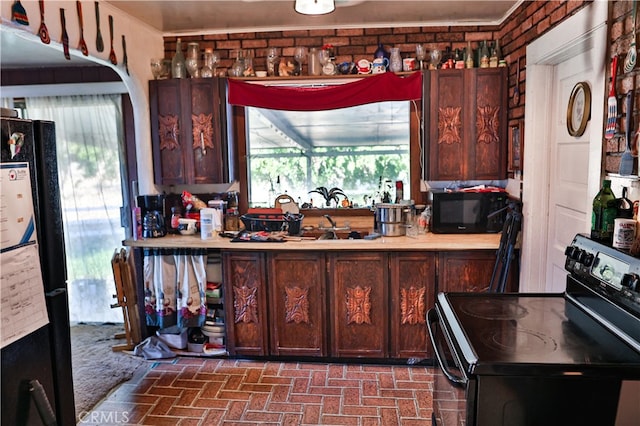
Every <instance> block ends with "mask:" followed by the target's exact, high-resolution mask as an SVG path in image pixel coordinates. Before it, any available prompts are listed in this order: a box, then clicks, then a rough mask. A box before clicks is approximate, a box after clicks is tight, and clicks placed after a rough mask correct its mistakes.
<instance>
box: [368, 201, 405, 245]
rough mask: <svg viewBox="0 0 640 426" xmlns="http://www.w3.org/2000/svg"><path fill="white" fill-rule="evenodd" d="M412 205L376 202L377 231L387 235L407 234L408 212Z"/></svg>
mask: <svg viewBox="0 0 640 426" xmlns="http://www.w3.org/2000/svg"><path fill="white" fill-rule="evenodd" d="M409 211H410V206H408V205H406V204H389V203H380V204H376V211H375V215H376V223H377V232H378V233H380V235H382V236H385V237H400V236H403V235H405V234H406V232H407V226H406V219H407V214H408V213H409Z"/></svg>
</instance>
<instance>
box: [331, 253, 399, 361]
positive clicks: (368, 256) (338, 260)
mask: <svg viewBox="0 0 640 426" xmlns="http://www.w3.org/2000/svg"><path fill="white" fill-rule="evenodd" d="M327 256H328V259H329V277H330V278H329V282H330V283H331V284H330V291H329V307H328V309H329V316H330V317H329V319H330V321H331V334H330V346H331V355H332V356H334V357H370V358H386V357H387V356H388V342H389V309H388V306H389V305H388V273H389V267H388V256H387V254H386V253H376V252H370V253H352V252H342V253H330V254H328V255H327Z"/></svg>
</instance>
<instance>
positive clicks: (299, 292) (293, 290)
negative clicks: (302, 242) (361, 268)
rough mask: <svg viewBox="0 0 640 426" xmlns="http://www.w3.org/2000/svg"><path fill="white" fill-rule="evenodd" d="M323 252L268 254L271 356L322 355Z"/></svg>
mask: <svg viewBox="0 0 640 426" xmlns="http://www.w3.org/2000/svg"><path fill="white" fill-rule="evenodd" d="M325 269H326V262H325V255H324V253H318V252H282V253H272V254H269V256H268V268H267V270H268V280H269V332H270V343H271V345H270V353H271V355H299V356H326V355H327V327H326V318H325V307H326V300H325V297H326V292H325V276H326V274H325Z"/></svg>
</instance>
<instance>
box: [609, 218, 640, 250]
mask: <svg viewBox="0 0 640 426" xmlns="http://www.w3.org/2000/svg"><path fill="white" fill-rule="evenodd" d="M635 238H636V221H635V220H633V219H623V218H618V219H616V220H615V221H614V225H613V246H614V247H615V248H618V249H623V250H629V249H630V248H631V245H632V244H633V241H634V240H635Z"/></svg>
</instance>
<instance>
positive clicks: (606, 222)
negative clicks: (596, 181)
mask: <svg viewBox="0 0 640 426" xmlns="http://www.w3.org/2000/svg"><path fill="white" fill-rule="evenodd" d="M617 211H618V209H617V207H616V196H615V195H614V194H613V191H612V190H611V181H610V180H608V179H605V180H604V181H603V182H602V188H601V189H600V191H599V192H598V194H597V195H596V196H595V198H594V199H593V212H592V214H591V238H592V239H594V240H596V241H600V242H602V243H605V244H611V243H612V242H613V225H614V220H615V218H616V214H617Z"/></svg>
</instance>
